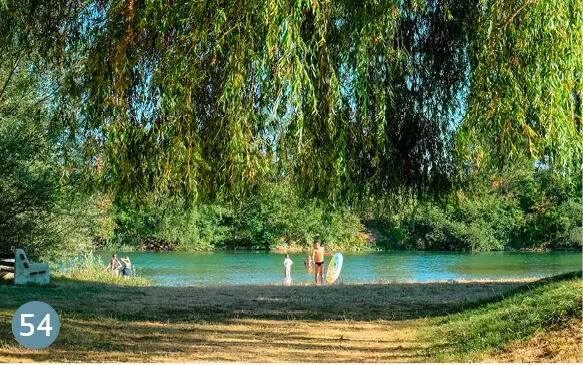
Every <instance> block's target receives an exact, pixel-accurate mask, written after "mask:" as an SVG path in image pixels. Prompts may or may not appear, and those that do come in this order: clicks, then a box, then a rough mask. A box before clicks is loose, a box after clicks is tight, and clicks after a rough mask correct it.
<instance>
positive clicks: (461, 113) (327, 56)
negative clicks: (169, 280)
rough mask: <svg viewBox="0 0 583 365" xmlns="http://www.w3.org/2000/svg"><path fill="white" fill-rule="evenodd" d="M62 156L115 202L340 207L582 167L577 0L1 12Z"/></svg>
mask: <svg viewBox="0 0 583 365" xmlns="http://www.w3.org/2000/svg"><path fill="white" fill-rule="evenodd" d="M0 4H2V6H1V10H0V19H1V22H0V27H1V29H0V34H1V35H0V37H1V39H0V50H4V49H8V46H10V49H16V50H17V51H16V53H13V54H10V55H8V54H7V56H6V59H8V58H10V57H13V58H14V59H19V58H20V57H23V56H22V55H23V54H24V55H26V58H27V59H28V61H29V62H30V63H28V65H29V66H28V67H36V68H39V69H41V68H42V69H43V70H46V71H47V72H48V73H47V76H46V80H44V81H45V83H46V85H47V87H51V88H54V90H55V98H54V100H52V101H51V104H50V106H51V108H52V110H53V114H54V117H55V120H56V121H57V122H58V123H60V126H61V128H60V133H61V134H62V136H63V139H62V144H61V148H63V149H66V147H67V142H68V143H73V144H75V145H77V144H79V143H81V144H82V146H83V157H84V158H83V160H84V163H85V165H84V168H85V169H86V172H87V174H88V175H91V176H92V177H96V179H97V180H99V181H100V182H101V183H103V184H104V185H105V186H107V187H108V188H110V189H112V190H113V191H114V192H117V193H119V194H121V195H127V194H134V195H136V194H137V195H139V194H141V193H142V192H144V191H156V192H159V193H162V194H171V195H180V196H183V197H185V198H187V199H193V198H206V197H214V196H217V195H223V194H226V195H228V196H233V197H240V196H244V195H246V194H247V193H248V192H250V191H253V190H254V189H256V188H257V187H258V185H260V184H262V183H263V182H265V181H268V180H274V179H275V180H279V179H289V180H291V181H294V182H296V183H298V184H299V186H300V187H301V188H302V190H303V191H304V192H305V193H306V194H307V195H309V196H318V197H323V198H325V199H327V200H329V201H332V202H339V203H344V202H347V201H352V200H354V199H358V198H362V197H366V196H374V195H378V194H385V193H387V192H390V191H392V190H394V189H399V188H401V187H403V186H405V187H410V188H412V189H415V190H417V191H423V192H434V191H441V190H443V189H447V188H448V186H449V185H450V184H451V182H452V180H453V179H454V178H455V175H456V174H457V173H462V174H463V173H467V172H471V171H475V170H479V169H483V168H487V167H490V166H494V167H497V168H503V167H504V166H506V165H508V164H511V163H512V161H514V160H516V159H520V158H523V157H524V156H528V157H529V158H531V159H533V160H537V161H539V162H540V163H542V164H545V166H549V167H550V168H552V169H556V170H557V171H558V172H560V173H565V171H566V170H568V169H570V168H572V167H573V166H574V164H573V161H575V160H577V159H578V158H579V156H580V155H581V152H582V151H581V148H582V147H581V146H582V144H583V143H582V142H583V141H582V138H581V123H582V122H581V100H582V96H583V95H582V92H583V91H582V90H583V87H582V83H583V81H582V70H583V64H582V63H583V51H582V49H583V46H582V45H583V36H582V32H581V31H580V30H581V28H582V26H583V7H582V6H581V3H580V1H578V0H565V1H559V2H554V1H550V0H534V1H533V0H510V1H494V0H480V1H466V0H410V1H397V0H387V1H382V0H365V1H354V0H339V1H320V0H312V1H302V0H288V1H267V2H264V1H219V0H206V1H196V2H194V1H191V2H186V3H183V2H176V1H140V0H129V1H107V0H95V1H79V0H76V1H56V0H48V1H41V2H39V1H32V0H30V1H3V2H1V3H0Z"/></svg>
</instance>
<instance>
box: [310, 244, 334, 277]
mask: <svg viewBox="0 0 583 365" xmlns="http://www.w3.org/2000/svg"><path fill="white" fill-rule="evenodd" d="M324 256H332V254H329V253H327V252H326V251H325V250H324V247H322V246H320V240H316V241H314V250H313V251H312V259H313V260H314V264H315V266H316V272H315V277H314V278H315V279H316V284H318V273H320V283H322V284H324Z"/></svg>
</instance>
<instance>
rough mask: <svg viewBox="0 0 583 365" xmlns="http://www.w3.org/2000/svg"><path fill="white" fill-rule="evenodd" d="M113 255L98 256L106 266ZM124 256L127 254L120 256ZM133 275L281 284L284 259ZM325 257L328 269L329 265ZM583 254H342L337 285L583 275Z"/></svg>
mask: <svg viewBox="0 0 583 365" xmlns="http://www.w3.org/2000/svg"><path fill="white" fill-rule="evenodd" d="M110 255H111V253H105V252H103V253H100V254H99V257H100V258H101V260H102V261H103V262H104V263H106V262H107V260H108V259H109V257H110ZM120 255H126V253H119V252H118V256H120ZM127 255H128V256H130V259H131V260H132V263H133V265H134V268H135V272H136V273H137V274H138V275H140V276H142V277H145V278H147V279H150V280H151V281H152V284H153V285H159V286H213V285H241V284H279V283H282V282H283V260H284V255H283V254H278V253H268V252H256V251H214V252H172V253H152V252H130V253H127ZM306 256H307V253H303V254H302V253H297V254H291V255H290V257H291V259H292V260H293V262H294V264H293V266H292V270H291V274H292V280H293V283H294V284H308V283H312V282H313V281H314V275H313V272H308V270H306V268H305V267H304V263H303V260H304V258H305V257H306ZM329 259H330V258H329V257H326V266H327V265H328V262H329ZM581 266H582V255H581V252H484V253H459V252H426V251H425V252H424V251H414V252H410V251H385V252H375V253H344V265H343V268H342V272H341V274H340V277H339V279H338V281H337V283H339V284H354V283H378V282H394V281H400V282H411V281H413V282H426V281H438V280H462V279H466V280H471V279H508V278H532V277H544V276H551V275H556V274H560V273H564V272H569V271H575V270H581Z"/></svg>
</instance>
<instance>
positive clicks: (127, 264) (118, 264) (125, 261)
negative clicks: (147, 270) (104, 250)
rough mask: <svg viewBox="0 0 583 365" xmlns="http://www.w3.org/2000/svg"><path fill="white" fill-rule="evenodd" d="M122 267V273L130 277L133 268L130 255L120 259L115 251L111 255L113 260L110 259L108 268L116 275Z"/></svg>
mask: <svg viewBox="0 0 583 365" xmlns="http://www.w3.org/2000/svg"><path fill="white" fill-rule="evenodd" d="M120 269H122V271H121V272H122V275H123V277H124V278H126V279H128V278H129V277H130V273H131V269H132V262H131V261H130V258H129V257H128V256H126V257H124V258H121V259H119V258H118V257H117V255H116V254H115V253H114V254H113V255H112V256H111V260H109V264H108V265H107V270H108V271H110V270H111V271H112V272H113V273H114V274H115V275H116V276H117V275H119V270H120Z"/></svg>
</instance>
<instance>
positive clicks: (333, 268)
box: [326, 252, 344, 284]
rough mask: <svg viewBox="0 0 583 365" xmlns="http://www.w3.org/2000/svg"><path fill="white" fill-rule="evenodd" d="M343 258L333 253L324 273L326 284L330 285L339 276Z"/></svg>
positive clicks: (339, 254)
mask: <svg viewBox="0 0 583 365" xmlns="http://www.w3.org/2000/svg"><path fill="white" fill-rule="evenodd" d="M343 260H344V258H343V257H342V254H341V253H340V252H338V253H335V254H334V257H332V260H330V264H328V271H327V272H326V281H327V282H328V284H332V283H333V282H335V281H336V279H338V276H340V270H342V261H343Z"/></svg>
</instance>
